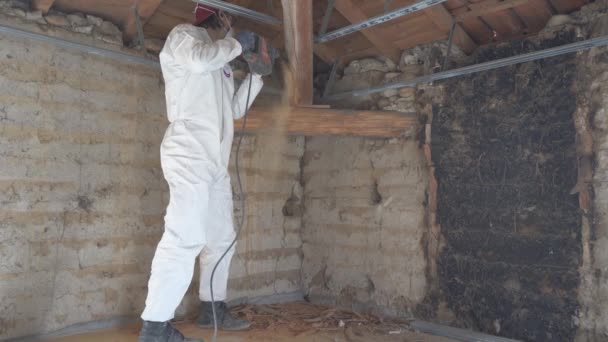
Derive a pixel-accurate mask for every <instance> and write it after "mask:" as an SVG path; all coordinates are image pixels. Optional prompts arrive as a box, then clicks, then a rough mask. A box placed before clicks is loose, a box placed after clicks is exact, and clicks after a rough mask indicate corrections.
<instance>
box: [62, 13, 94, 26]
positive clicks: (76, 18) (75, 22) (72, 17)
mask: <svg viewBox="0 0 608 342" xmlns="http://www.w3.org/2000/svg"><path fill="white" fill-rule="evenodd" d="M66 18H67V19H68V22H69V23H70V25H72V27H78V26H86V25H88V24H89V22H88V21H87V19H86V18H85V17H84V15H82V14H81V13H76V14H68V15H67V16H66Z"/></svg>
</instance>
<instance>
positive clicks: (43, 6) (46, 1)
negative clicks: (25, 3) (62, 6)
mask: <svg viewBox="0 0 608 342" xmlns="http://www.w3.org/2000/svg"><path fill="white" fill-rule="evenodd" d="M53 2H55V0H32V9H33V10H34V11H41V12H42V13H47V12H48V11H49V9H50V8H51V6H53Z"/></svg>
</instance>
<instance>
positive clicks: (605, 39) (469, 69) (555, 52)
mask: <svg viewBox="0 0 608 342" xmlns="http://www.w3.org/2000/svg"><path fill="white" fill-rule="evenodd" d="M605 45H608V35H607V36H602V37H598V38H593V39H588V40H583V41H580V42H576V43H571V44H566V45H562V46H557V47H554V48H550V49H545V50H540V51H535V52H530V53H525V54H521V55H517V56H513V57H507V58H502V59H498V60H495V61H490V62H485V63H480V64H474V65H470V66H466V67H462V68H457V69H452V70H447V71H442V72H438V73H435V74H430V75H424V76H421V77H417V78H414V79H411V80H407V81H402V82H395V83H387V84H382V85H379V86H376V87H370V88H367V89H360V90H353V91H349V92H343V93H338V94H333V95H330V96H328V99H330V100H336V99H341V98H346V97H351V96H365V95H369V94H374V93H380V92H383V91H385V90H388V89H399V88H406V87H413V86H415V85H416V84H419V83H430V82H433V81H439V80H444V79H447V78H452V77H457V76H463V75H469V74H474V73H477V72H481V71H487V70H492V69H497V68H502V67H505V66H510V65H514V64H520V63H525V62H530V61H535V60H539V59H543V58H549V57H555V56H559V55H563V54H566V53H573V52H577V51H581V50H587V49H591V48H594V47H599V46H605Z"/></svg>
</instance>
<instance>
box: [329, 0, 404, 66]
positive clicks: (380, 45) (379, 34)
mask: <svg viewBox="0 0 608 342" xmlns="http://www.w3.org/2000/svg"><path fill="white" fill-rule="evenodd" d="M335 9H336V10H337V11H338V12H340V13H341V14H342V15H343V16H344V17H345V18H346V19H347V20H348V21H350V22H351V23H353V24H354V23H358V22H361V21H365V20H367V19H369V16H368V15H367V14H365V13H364V12H363V11H362V10H361V9H359V7H357V6H355V4H354V3H353V1H352V0H336V4H335ZM360 32H361V33H362V34H363V35H364V36H365V37H366V38H367V39H369V41H370V42H371V43H372V44H373V45H374V46H375V47H376V48H377V49H378V50H379V51H380V52H381V53H382V54H383V55H384V56H385V57H387V58H390V59H391V60H392V61H393V62H395V63H398V62H399V58H400V55H401V54H400V51H399V49H398V48H396V47H395V46H394V45H393V44H392V42H391V40H389V39H387V37H386V36H385V35H383V28H382V26H375V27H371V28H368V29H364V30H361V31H360Z"/></svg>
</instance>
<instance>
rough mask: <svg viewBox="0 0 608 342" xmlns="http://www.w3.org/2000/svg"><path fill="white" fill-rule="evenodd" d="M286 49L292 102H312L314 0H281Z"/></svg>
mask: <svg viewBox="0 0 608 342" xmlns="http://www.w3.org/2000/svg"><path fill="white" fill-rule="evenodd" d="M281 3H282V4H283V28H284V30H285V49H286V50H287V55H288V57H289V66H290V69H291V72H292V75H293V81H294V85H293V86H294V93H293V96H294V98H293V103H294V104H296V105H308V104H312V93H313V85H312V81H313V79H312V78H313V66H312V62H313V57H312V54H313V33H312V25H313V20H312V0H298V1H293V0H281Z"/></svg>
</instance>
